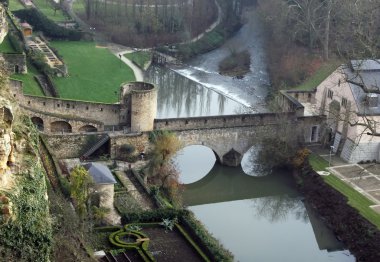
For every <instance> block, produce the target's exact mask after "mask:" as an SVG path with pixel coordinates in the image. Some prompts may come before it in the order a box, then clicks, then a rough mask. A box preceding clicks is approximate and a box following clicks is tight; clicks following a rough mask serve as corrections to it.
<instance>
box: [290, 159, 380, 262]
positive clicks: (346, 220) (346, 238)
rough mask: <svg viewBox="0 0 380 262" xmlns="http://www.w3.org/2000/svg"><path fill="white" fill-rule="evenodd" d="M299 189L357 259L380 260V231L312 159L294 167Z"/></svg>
mask: <svg viewBox="0 0 380 262" xmlns="http://www.w3.org/2000/svg"><path fill="white" fill-rule="evenodd" d="M294 176H295V178H296V180H297V181H298V183H299V190H300V191H301V193H302V194H303V195H304V197H305V200H306V201H307V202H308V203H309V204H310V205H311V206H312V207H313V208H314V209H315V210H316V211H317V212H318V213H319V215H320V216H321V217H322V219H323V220H324V221H325V223H326V224H327V225H328V227H330V228H331V229H332V230H333V231H334V233H335V234H336V236H337V238H338V239H340V240H341V241H342V242H343V243H344V244H345V245H346V246H347V248H348V249H349V250H350V251H351V252H352V253H353V254H354V255H355V257H356V259H357V261H380V231H379V229H377V228H376V227H375V226H374V225H373V224H371V223H370V222H368V221H367V220H366V219H364V218H363V217H362V216H361V215H360V214H359V213H358V211H357V210H356V209H354V208H353V207H351V206H350V205H349V204H348V203H347V202H348V200H347V198H346V197H345V196H343V195H342V194H341V193H340V192H338V191H336V190H335V189H333V188H332V187H331V186H329V185H328V184H326V183H325V182H324V181H323V179H322V178H321V177H320V175H318V173H316V172H315V171H314V170H313V169H312V167H311V166H310V164H309V163H305V164H304V166H303V167H302V168H301V169H299V170H295V171H294Z"/></svg>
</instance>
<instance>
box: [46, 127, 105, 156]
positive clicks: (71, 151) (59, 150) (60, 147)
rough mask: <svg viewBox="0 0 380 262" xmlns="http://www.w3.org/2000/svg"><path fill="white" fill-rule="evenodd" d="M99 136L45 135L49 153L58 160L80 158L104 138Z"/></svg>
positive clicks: (99, 134)
mask: <svg viewBox="0 0 380 262" xmlns="http://www.w3.org/2000/svg"><path fill="white" fill-rule="evenodd" d="M102 135H103V134H102V133H98V134H66V135H62V134H55V135H44V139H45V141H46V144H47V146H48V148H49V151H50V152H51V153H52V154H53V155H54V156H55V157H56V158H58V159H61V158H78V157H81V156H82V154H83V153H85V151H86V150H88V149H89V147H90V146H92V145H93V144H94V143H95V142H96V141H98V140H99V139H100V138H101V137H102Z"/></svg>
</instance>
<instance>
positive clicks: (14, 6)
mask: <svg viewBox="0 0 380 262" xmlns="http://www.w3.org/2000/svg"><path fill="white" fill-rule="evenodd" d="M24 8H25V7H24V6H23V5H22V4H21V3H20V1H19V0H9V7H8V9H9V11H16V10H20V9H24Z"/></svg>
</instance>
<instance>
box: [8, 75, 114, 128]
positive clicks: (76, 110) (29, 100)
mask: <svg viewBox="0 0 380 262" xmlns="http://www.w3.org/2000/svg"><path fill="white" fill-rule="evenodd" d="M10 83H11V92H12V94H13V96H14V97H15V98H16V99H17V100H18V101H19V104H21V105H23V106H24V108H25V109H27V110H28V109H30V110H31V111H40V112H47V113H50V114H58V115H62V116H65V117H66V118H67V119H70V118H73V119H76V118H86V119H89V120H93V121H95V122H102V123H104V125H118V124H119V110H120V105H119V104H105V103H96V102H86V101H76V100H69V99H60V98H53V97H39V96H30V95H24V94H23V91H22V83H20V81H17V80H12V81H11V82H10Z"/></svg>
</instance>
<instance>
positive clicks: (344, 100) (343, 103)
mask: <svg viewBox="0 0 380 262" xmlns="http://www.w3.org/2000/svg"><path fill="white" fill-rule="evenodd" d="M342 106H343V107H344V108H347V99H346V98H344V97H342Z"/></svg>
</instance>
